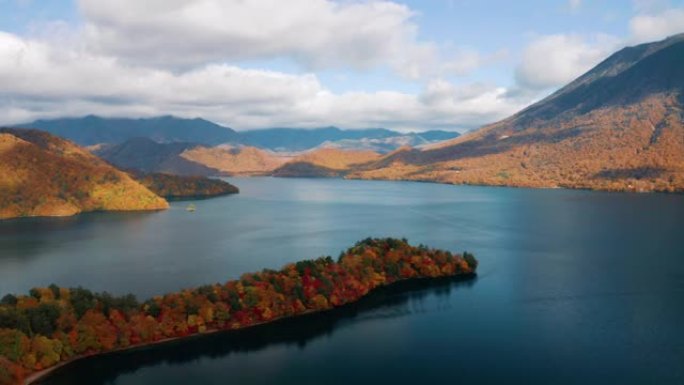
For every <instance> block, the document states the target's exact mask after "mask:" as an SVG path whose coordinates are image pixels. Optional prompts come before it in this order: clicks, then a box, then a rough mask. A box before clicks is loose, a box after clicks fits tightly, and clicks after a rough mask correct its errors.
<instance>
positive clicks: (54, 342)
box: [0, 238, 477, 385]
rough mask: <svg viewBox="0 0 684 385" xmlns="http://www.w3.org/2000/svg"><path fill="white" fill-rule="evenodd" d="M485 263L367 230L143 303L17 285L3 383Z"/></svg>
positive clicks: (3, 332)
mask: <svg viewBox="0 0 684 385" xmlns="http://www.w3.org/2000/svg"><path fill="white" fill-rule="evenodd" d="M476 269H477V261H476V260H475V258H474V257H473V256H472V254H469V253H463V254H462V255H455V254H452V253H450V252H448V251H443V250H437V249H431V248H428V247H425V246H422V245H420V246H417V247H415V246H411V245H410V244H409V243H408V242H407V241H406V240H405V239H401V240H398V239H392V238H386V239H372V238H368V239H365V240H363V241H361V242H358V243H357V244H356V245H354V246H353V247H351V248H349V249H348V250H346V251H344V252H343V253H341V254H340V257H339V258H338V260H337V261H335V260H333V259H332V258H331V257H321V258H318V259H313V260H304V261H300V262H297V263H290V264H288V265H286V266H285V267H283V268H282V269H281V270H279V271H276V270H269V269H266V270H262V271H260V272H257V273H248V274H243V275H242V276H241V277H240V279H238V280H233V281H228V282H226V283H224V284H218V283H217V284H212V285H205V286H201V287H198V288H195V289H184V290H181V291H178V292H175V293H169V294H165V295H162V296H156V297H153V298H151V299H149V300H147V301H145V302H144V303H139V302H138V301H137V299H136V298H135V297H134V296H133V295H130V294H129V295H124V296H120V297H117V296H113V295H111V294H109V293H106V292H105V293H93V292H91V291H89V290H87V289H84V288H81V287H78V288H71V289H66V288H60V287H57V286H55V285H51V286H50V287H48V288H35V289H32V290H31V291H30V292H29V295H24V296H14V295H11V294H10V295H6V296H5V297H3V298H2V300H1V301H0V385H5V384H18V383H21V381H23V378H24V375H25V374H26V373H31V372H34V371H39V370H42V369H46V368H49V367H51V366H53V365H55V364H57V363H60V362H64V361H67V360H69V359H71V358H74V357H81V356H86V355H91V354H97V353H101V352H107V351H112V350H116V349H124V348H128V347H132V346H138V345H144V344H148V343H153V342H156V341H160V340H164V339H168V338H178V337H184V336H188V335H190V334H194V333H205V332H208V331H214V330H229V329H238V328H242V327H248V326H252V325H256V324H259V323H264V322H269V321H272V320H275V319H279V318H283V317H291V316H296V315H299V314H304V313H308V312H314V311H322V310H327V309H331V308H333V307H336V306H342V305H344V304H347V303H351V302H354V301H357V300H358V299H360V298H361V297H363V296H364V295H366V294H368V293H369V292H370V291H372V290H373V289H375V288H378V287H381V286H385V285H389V284H392V283H394V282H397V281H401V280H406V279H412V278H436V277H450V276H456V275H471V274H474V272H475V270H476Z"/></svg>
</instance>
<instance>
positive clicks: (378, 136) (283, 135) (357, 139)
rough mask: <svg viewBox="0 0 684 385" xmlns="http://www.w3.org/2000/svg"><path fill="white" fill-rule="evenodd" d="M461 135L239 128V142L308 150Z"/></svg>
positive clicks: (385, 146)
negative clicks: (241, 129)
mask: <svg viewBox="0 0 684 385" xmlns="http://www.w3.org/2000/svg"><path fill="white" fill-rule="evenodd" d="M458 135H459V134H458V133H457V132H448V131H427V132H423V133H408V134H402V133H400V132H396V131H391V130H387V129H384V128H371V129H362V130H343V129H340V128H337V127H325V128H315V129H299V128H270V129H263V130H253V131H243V132H240V142H241V143H243V144H245V145H248V146H254V147H259V148H264V149H270V150H273V151H281V152H282V151H287V152H297V151H306V150H310V149H313V148H316V147H319V146H327V147H337V148H344V149H354V150H372V151H381V152H388V151H392V150H394V149H396V148H397V147H400V146H402V145H414V146H417V145H422V144H428V143H433V142H436V141H440V140H447V139H453V138H455V137H457V136H458ZM397 143H399V144H397Z"/></svg>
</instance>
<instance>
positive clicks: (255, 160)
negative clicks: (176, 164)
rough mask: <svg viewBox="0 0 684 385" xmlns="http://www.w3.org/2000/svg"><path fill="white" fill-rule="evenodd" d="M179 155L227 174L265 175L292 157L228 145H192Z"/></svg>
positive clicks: (253, 148)
mask: <svg viewBox="0 0 684 385" xmlns="http://www.w3.org/2000/svg"><path fill="white" fill-rule="evenodd" d="M181 156H182V157H183V158H184V159H187V160H188V161H191V162H195V163H198V164H202V165H204V166H206V167H209V168H212V169H215V170H218V171H219V172H220V173H221V174H227V175H266V174H269V173H270V172H271V171H273V170H275V169H276V168H278V167H280V166H281V165H283V164H284V163H286V162H288V161H289V160H290V159H292V156H291V155H287V154H279V153H275V152H272V151H269V150H262V149H259V148H255V147H249V146H229V145H221V146H216V147H204V146H199V147H194V148H192V149H188V150H186V151H184V152H183V153H182V154H181Z"/></svg>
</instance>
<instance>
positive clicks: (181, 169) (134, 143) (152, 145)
mask: <svg viewBox="0 0 684 385" xmlns="http://www.w3.org/2000/svg"><path fill="white" fill-rule="evenodd" d="M196 146H197V144H192V143H180V142H178V143H157V142H155V141H153V140H152V139H148V138H133V139H129V140H127V141H125V142H123V143H121V144H117V145H110V146H100V147H99V148H97V149H95V150H94V151H93V153H94V154H95V155H97V156H99V157H100V158H102V159H104V160H106V161H107V162H109V163H111V164H113V165H114V166H116V167H118V168H121V169H125V170H139V171H143V172H147V173H150V172H152V173H166V174H176V175H205V176H206V175H218V174H220V171H219V170H216V169H214V168H211V167H207V166H205V165H203V164H199V163H196V162H193V161H191V160H188V159H186V158H184V157H182V156H181V154H182V153H183V152H184V151H186V150H188V149H191V148H194V147H196Z"/></svg>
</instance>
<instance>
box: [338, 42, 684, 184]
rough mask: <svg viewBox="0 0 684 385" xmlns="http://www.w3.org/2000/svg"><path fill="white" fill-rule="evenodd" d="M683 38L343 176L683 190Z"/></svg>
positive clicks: (631, 54) (620, 58)
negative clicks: (501, 116)
mask: <svg viewBox="0 0 684 385" xmlns="http://www.w3.org/2000/svg"><path fill="white" fill-rule="evenodd" d="M683 104H684V35H677V36H674V37H671V38H669V39H666V40H664V41H661V42H656V43H650V44H642V45H639V46H636V47H628V48H625V49H623V50H621V51H619V52H617V53H615V54H613V55H612V56H610V57H609V58H607V59H606V60H604V61H603V62H602V63H600V64H599V65H597V66H596V67H595V68H593V69H592V70H590V71H589V72H587V73H586V74H584V75H582V76H581V77H579V78H578V79H577V80H575V81H573V82H572V83H570V84H568V85H567V86H565V87H563V88H561V89H560V90H558V91H557V92H555V93H554V94H552V95H550V96H549V97H547V98H545V99H543V100H542V101H540V102H538V103H536V104H534V105H532V106H530V107H528V108H526V109H524V110H522V111H520V112H519V113H517V114H515V115H513V116H511V117H510V118H507V119H505V120H503V121H500V122H497V123H494V124H492V125H489V126H485V127H483V128H481V129H479V130H477V131H475V132H473V133H470V134H468V135H464V136H463V137H460V138H457V139H455V140H452V141H448V142H444V143H441V144H439V145H437V146H431V147H429V148H426V149H424V150H422V151H418V150H412V151H398V152H395V153H392V154H388V155H387V156H385V157H384V158H383V159H380V160H378V161H375V162H369V163H367V164H365V165H364V166H363V167H358V168H356V169H355V170H354V171H353V172H350V173H349V174H348V177H350V178H364V179H407V180H421V181H436V182H444V183H468V184H488V185H511V186H529V187H569V188H591V189H605V190H630V191H684V124H683V122H682V121H683V120H684V112H683V111H684V110H683Z"/></svg>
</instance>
